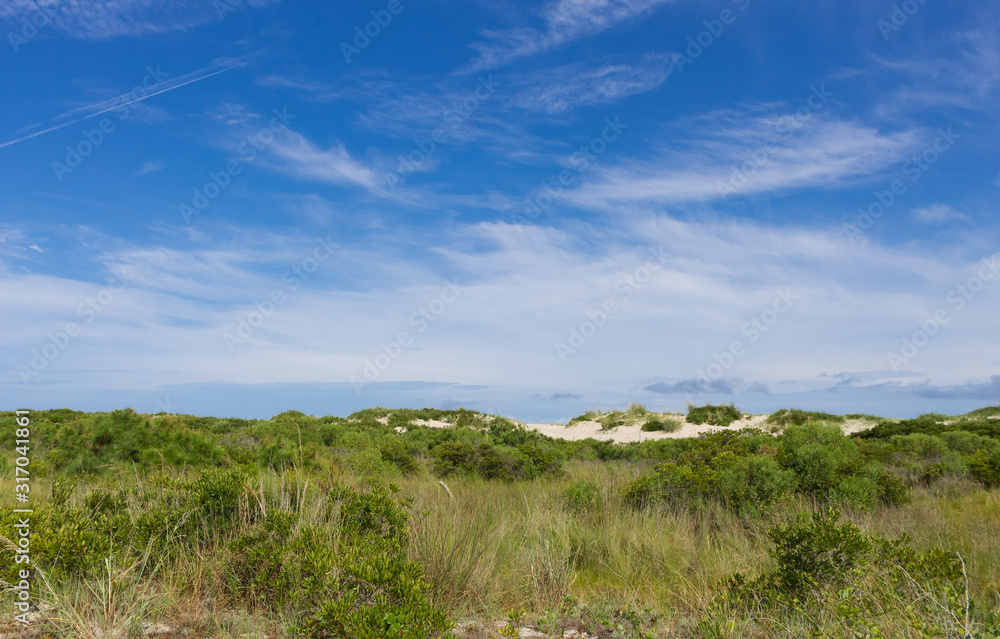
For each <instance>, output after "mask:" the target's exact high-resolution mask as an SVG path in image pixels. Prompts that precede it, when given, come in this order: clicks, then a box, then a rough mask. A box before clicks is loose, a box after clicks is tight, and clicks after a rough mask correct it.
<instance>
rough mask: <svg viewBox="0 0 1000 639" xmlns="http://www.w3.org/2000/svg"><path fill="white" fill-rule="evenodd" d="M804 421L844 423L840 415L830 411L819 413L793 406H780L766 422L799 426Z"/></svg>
mask: <svg viewBox="0 0 1000 639" xmlns="http://www.w3.org/2000/svg"><path fill="white" fill-rule="evenodd" d="M806 422H828V423H834V424H842V423H844V417H843V416H842V415H831V414H830V413H819V412H816V411H805V410H799V409H798V408H793V409H791V410H788V409H785V408H782V409H781V410H779V411H776V412H774V413H772V414H771V415H769V416H768V418H767V423H769V424H775V425H777V426H788V425H789V424H795V425H796V426H801V425H802V424H805V423H806Z"/></svg>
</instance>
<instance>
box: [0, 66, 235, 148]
mask: <svg viewBox="0 0 1000 639" xmlns="http://www.w3.org/2000/svg"><path fill="white" fill-rule="evenodd" d="M245 64H246V62H240V63H239V64H234V65H232V66H229V67H226V68H225V69H220V70H218V71H213V72H211V73H206V74H205V75H202V76H198V77H197V78H192V79H190V80H187V81H185V82H181V83H180V84H174V85H171V86H168V87H167V88H165V89H160V90H159V91H155V92H153V93H149V94H147V95H144V96H141V97H138V98H136V99H134V100H130V101H129V102H122V103H120V104H119V103H115V104H114V105H113V106H110V107H108V108H106V109H102V110H100V111H96V112H94V113H91V114H90V115H85V116H83V117H82V118H77V119H75V120H71V121H69V122H65V123H63V124H57V125H56V126H53V127H49V128H47V129H43V130H41V131H35V132H34V133H32V134H30V135H25V136H23V137H20V138H17V139H15V140H11V141H9V142H3V143H0V149H2V148H5V147H8V146H11V145H13V144H17V143H18V142H23V141H25V140H30V139H31V138H37V137H38V136H39V135H44V134H46V133H50V132H52V131H57V130H59V129H62V128H64V127H67V126H70V125H71V124H76V123H77V122H83V121H84V120H89V119H90V118H93V117H96V116H98V115H101V114H102V113H107V112H108V111H112V110H114V109H120V108H121V107H123V106H128V105H129V104H134V103H136V102H141V101H143V100H145V99H147V98H151V97H153V96H154V95H160V94H161V93H166V92H167V91H173V90H174V89H179V88H181V87H183V86H187V85H188V84H191V83H192V82H199V81H201V80H204V79H206V78H210V77H212V76H213V75H219V74H220V73H225V72H226V71H231V70H233V69H235V68H237V67H241V66H243V65H245ZM200 71H201V70H199V71H193V72H192V73H189V74H187V75H186V76H181V77H180V78H177V79H176V80H174V82H177V81H178V80H182V79H183V78H186V77H190V76H191V75H192V74H193V73H199V72H200ZM154 86H155V85H154ZM127 95H130V94H128V93H126V94H124V95H120V96H118V97H117V98H112V99H111V100H105V101H104V102H99V103H98V104H97V105H96V106H100V105H102V104H107V103H108V102H115V101H116V100H120V99H121V98H124V97H125V96H127Z"/></svg>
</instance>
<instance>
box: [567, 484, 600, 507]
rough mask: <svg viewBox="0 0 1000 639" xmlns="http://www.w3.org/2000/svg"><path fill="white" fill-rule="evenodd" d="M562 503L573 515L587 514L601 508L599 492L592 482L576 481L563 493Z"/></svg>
mask: <svg viewBox="0 0 1000 639" xmlns="http://www.w3.org/2000/svg"><path fill="white" fill-rule="evenodd" d="M563 503H564V504H565V505H566V508H567V509H569V510H570V511H571V512H574V513H578V514H580V513H589V512H593V511H595V510H597V509H598V508H600V506H601V492H600V489H599V488H598V487H597V484H595V483H594V482H592V481H586V480H582V479H579V480H576V481H574V482H573V483H571V484H570V485H569V486H568V487H567V488H566V489H565V490H564V491H563Z"/></svg>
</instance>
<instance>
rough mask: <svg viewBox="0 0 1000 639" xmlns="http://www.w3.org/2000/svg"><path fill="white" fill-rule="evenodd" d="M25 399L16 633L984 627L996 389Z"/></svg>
mask: <svg viewBox="0 0 1000 639" xmlns="http://www.w3.org/2000/svg"><path fill="white" fill-rule="evenodd" d="M689 410H690V412H689V415H688V422H689V423H716V424H718V425H722V426H725V425H727V424H729V423H731V422H732V421H733V420H734V419H739V417H740V412H739V411H738V410H737V409H736V408H735V407H732V406H719V407H694V406H692V407H690V409H689ZM845 419H848V420H851V419H853V420H861V419H863V420H866V421H865V423H866V424H869V425H870V427H869V428H866V429H865V430H862V431H860V432H856V433H852V434H850V435H845V434H844V432H843V428H842V425H843V424H844V422H845ZM0 420H2V422H3V425H4V427H5V430H4V432H7V433H13V432H15V430H16V428H17V425H16V423H15V415H14V413H12V412H7V413H0ZM30 420H31V442H32V443H31V450H30V455H29V456H30V460H31V462H30V470H31V477H32V479H31V482H32V483H31V493H30V499H31V507H32V508H33V511H34V512H33V513H32V515H31V538H30V539H31V540H30V545H31V558H32V564H33V568H34V570H35V571H36V573H35V575H34V576H33V584H32V590H33V595H32V596H33V602H34V604H35V606H36V607H35V608H33V610H32V618H33V619H34V623H33V624H32V629H31V632H32V633H33V634H34V636H40V637H46V636H51V637H94V638H96V637H101V638H102V639H103V638H109V637H142V636H150V635H153V634H155V635H156V636H160V637H167V636H178V637H180V636H185V637H213V638H220V639H221V638H230V637H233V638H235V637H264V636H269V637H276V638H277V637H316V638H324V637H353V638H381V637H401V638H423V637H434V636H451V634H452V633H454V635H457V636H461V637H482V638H485V637H498V636H518V635H519V634H520V635H522V636H551V637H564V636H567V637H568V636H592V637H635V638H639V637H675V636H677V637H788V636H816V637H975V638H983V639H985V638H988V637H1000V592H998V589H1000V552H998V551H997V539H998V533H997V531H998V530H1000V490H998V488H1000V408H984V409H980V410H978V411H973V412H971V413H968V414H966V415H961V416H944V415H936V414H929V415H923V416H921V417H919V418H916V419H906V420H898V419H881V418H876V417H871V416H861V415H854V416H851V415H848V416H837V415H828V414H825V413H810V412H806V411H801V410H782V411H778V412H777V413H775V414H773V415H771V416H769V417H768V418H767V420H766V421H765V422H764V423H763V429H753V428H745V429H737V428H724V429H720V430H718V431H717V432H713V433H706V434H702V435H700V436H699V437H696V438H678V439H655V440H648V441H642V442H634V443H628V444H619V443H614V442H611V441H597V440H594V439H589V440H582V441H564V440H558V439H552V438H549V437H546V436H544V435H541V434H539V433H537V432H535V431H533V430H530V429H526V428H524V427H523V426H522V425H520V424H516V423H514V422H512V421H510V420H508V419H505V418H502V417H496V416H489V415H483V414H480V413H477V412H473V411H467V410H463V409H459V410H454V411H445V410H437V409H423V410H410V409H398V410H392V409H384V408H373V409H367V410H363V411H360V412H358V413H354V414H353V415H350V416H348V417H334V416H325V417H313V416H309V415H305V414H303V413H300V412H297V411H287V412H284V413H281V414H279V415H276V416H274V417H273V418H271V419H267V420H245V419H225V418H210V417H196V416H190V415H169V414H158V415H143V414H137V413H135V412H134V411H132V410H129V409H123V410H117V411H114V412H110V413H82V412H77V411H72V410H68V409H60V410H48V411H37V412H31V413H30ZM588 420H589V421H601V423H602V424H603V423H604V420H606V421H607V422H608V424H607V427H608V428H614V427H615V425H616V424H617V423H619V422H621V423H629V424H642V425H643V427H644V430H651V431H652V430H668V431H670V430H675V429H676V428H677V426H678V425H679V424H680V423H681V422H682V421H683V420H684V416H681V415H674V416H671V415H667V414H652V413H647V412H646V411H645V409H644V408H643V407H641V406H639V405H633V406H632V407H629V408H628V409H627V410H625V411H621V412H615V411H611V412H609V413H597V412H594V413H591V414H588V415H584V416H581V417H580V418H578V420H577V421H588ZM696 420H703V421H702V422H697V421H696ZM647 424H648V425H649V426H648V427H647V426H646V425H647ZM11 439H13V437H11ZM15 457H17V453H15V450H14V447H13V444H12V445H11V446H8V447H6V448H5V450H4V454H3V456H0V486H2V490H0V492H2V494H3V495H4V497H3V499H4V500H5V501H4V504H3V506H4V508H3V510H2V512H0V535H2V536H3V537H4V539H0V543H3V544H4V545H5V547H6V548H7V549H8V550H2V552H4V554H5V558H4V561H3V562H2V564H0V567H2V572H0V580H3V582H4V583H5V584H6V585H7V586H8V587H6V589H5V591H4V598H5V599H6V602H5V603H4V604H3V605H4V606H5V607H6V610H13V609H14V608H13V603H14V601H15V597H16V592H15V591H14V590H12V589H11V588H10V587H9V586H10V585H11V584H16V583H18V575H17V570H18V569H19V568H20V566H17V565H16V564H15V563H14V560H13V548H12V545H11V544H12V542H11V541H10V540H13V539H16V538H17V528H16V526H15V525H16V524H17V523H18V521H19V519H18V515H17V514H15V513H14V512H13V509H14V508H17V507H18V506H16V505H15V502H14V498H13V496H14V495H15V483H16V477H15V461H14V460H15ZM22 507H23V506H22ZM6 616H7V615H5V617H6ZM526 629H530V630H531V631H534V632H535V633H536V634H533V635H532V634H530V633H529V632H528V631H527V630H526Z"/></svg>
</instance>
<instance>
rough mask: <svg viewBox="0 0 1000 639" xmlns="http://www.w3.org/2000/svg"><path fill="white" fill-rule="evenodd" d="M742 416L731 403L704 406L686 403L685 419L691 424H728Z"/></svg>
mask: <svg viewBox="0 0 1000 639" xmlns="http://www.w3.org/2000/svg"><path fill="white" fill-rule="evenodd" d="M742 416H743V414H742V413H740V410H739V409H738V408H736V406H735V405H734V404H732V403H730V404H729V405H723V404H719V405H718V406H714V405H712V404H705V405H704V406H695V405H694V404H688V414H687V421H689V422H691V423H692V424H709V425H711V426H729V425H730V424H732V423H733V422H734V421H736V420H738V419H739V418H740V417H742Z"/></svg>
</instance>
